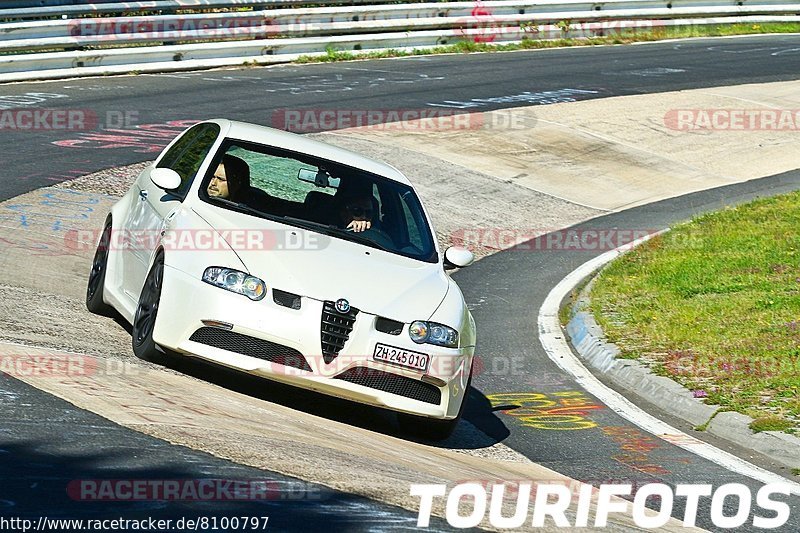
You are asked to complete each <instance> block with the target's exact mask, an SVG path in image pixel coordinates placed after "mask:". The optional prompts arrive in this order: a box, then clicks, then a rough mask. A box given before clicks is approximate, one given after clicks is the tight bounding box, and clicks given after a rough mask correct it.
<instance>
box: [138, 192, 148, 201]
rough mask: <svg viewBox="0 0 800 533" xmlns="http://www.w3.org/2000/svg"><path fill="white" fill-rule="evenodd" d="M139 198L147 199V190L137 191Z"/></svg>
mask: <svg viewBox="0 0 800 533" xmlns="http://www.w3.org/2000/svg"><path fill="white" fill-rule="evenodd" d="M139 198H141V199H142V200H147V191H139Z"/></svg>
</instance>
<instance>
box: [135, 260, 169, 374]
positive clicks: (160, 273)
mask: <svg viewBox="0 0 800 533" xmlns="http://www.w3.org/2000/svg"><path fill="white" fill-rule="evenodd" d="M163 282H164V256H162V255H159V256H158V257H156V260H155V261H154V262H153V266H152V267H151V268H150V272H149V273H148V274H147V279H145V282H144V287H142V293H141V294H140V295H139V305H138V306H137V307H136V316H135V317H134V319H133V332H132V336H133V353H134V354H136V357H138V358H139V359H144V360H145V361H151V362H161V361H163V359H164V352H163V351H162V350H161V348H159V347H158V346H157V345H156V343H155V341H154V340H153V330H154V329H155V326H156V317H157V316H158V305H159V302H160V300H161V285H162V283H163Z"/></svg>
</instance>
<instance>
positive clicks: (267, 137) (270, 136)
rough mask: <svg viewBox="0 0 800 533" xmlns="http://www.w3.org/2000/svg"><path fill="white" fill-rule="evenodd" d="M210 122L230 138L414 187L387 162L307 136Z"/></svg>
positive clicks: (250, 125) (230, 123) (263, 127)
mask: <svg viewBox="0 0 800 533" xmlns="http://www.w3.org/2000/svg"><path fill="white" fill-rule="evenodd" d="M208 122H215V123H217V124H219V125H220V126H222V127H223V132H224V135H225V137H227V138H232V139H238V140H241V141H250V142H254V143H258V144H264V145H267V146H275V147H277V148H283V149H284V150H289V151H292V152H298V153H301V154H307V155H311V156H313V157H319V158H322V159H327V160H329V161H334V162H336V163H341V164H343V165H347V166H351V167H355V168H358V169H361V170H366V171H367V172H371V173H373V174H377V175H379V176H383V177H385V178H389V179H391V180H393V181H397V182H399V183H403V184H405V185H409V186H410V185H411V182H409V181H408V178H406V177H405V176H404V175H403V174H402V173H401V172H400V171H399V170H397V169H396V168H394V167H393V166H391V165H389V164H387V163H383V162H381V161H377V160H375V159H370V158H369V157H365V156H363V155H360V154H358V153H356V152H351V151H350V150H346V149H344V148H339V147H338V146H333V145H331V144H327V143H324V142H320V141H315V140H313V139H310V138H308V137H306V136H304V135H298V134H296V133H290V132H287V131H283V130H278V129H275V128H269V127H267V126H260V125H258V124H250V123H248V122H239V121H237V120H228V119H215V120H209V121H208ZM225 130H227V131H225Z"/></svg>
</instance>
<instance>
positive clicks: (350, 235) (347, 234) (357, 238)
mask: <svg viewBox="0 0 800 533" xmlns="http://www.w3.org/2000/svg"><path fill="white" fill-rule="evenodd" d="M331 229H333V230H334V231H335V232H336V233H337V234H338V235H342V236H343V237H344V238H345V239H346V240H348V241H353V242H357V243H359V244H365V245H367V246H371V247H372V248H377V249H378V250H383V251H384V252H392V253H395V251H394V250H392V249H390V248H387V247H385V246H383V245H382V244H378V243H377V242H375V241H373V240H372V239H370V238H369V237H364V236H363V235H361V234H360V233H356V232H355V231H348V230H346V229H342V228H337V227H336V226H332V227H331Z"/></svg>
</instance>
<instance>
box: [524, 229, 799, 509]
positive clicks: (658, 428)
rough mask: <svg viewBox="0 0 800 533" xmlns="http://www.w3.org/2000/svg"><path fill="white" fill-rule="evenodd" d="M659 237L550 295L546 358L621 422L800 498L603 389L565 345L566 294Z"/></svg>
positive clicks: (609, 255) (544, 314) (778, 479)
mask: <svg viewBox="0 0 800 533" xmlns="http://www.w3.org/2000/svg"><path fill="white" fill-rule="evenodd" d="M661 233H663V231H662V232H658V233H654V234H652V235H648V236H647V237H644V238H642V239H638V240H636V241H634V242H633V243H632V244H630V245H626V246H623V247H620V248H617V249H615V250H611V251H609V252H606V253H604V254H602V255H600V256H598V257H595V258H594V259H591V260H589V261H587V262H586V263H584V264H583V265H581V266H579V267H578V268H577V269H575V270H573V271H572V272H571V273H570V274H569V275H568V276H567V277H565V278H564V279H562V280H561V281H560V282H559V283H558V285H556V286H555V287H554V288H553V290H551V291H550V293H549V294H548V295H547V298H545V300H544V303H543V304H542V307H541V308H540V309H539V340H540V341H541V343H542V346H543V347H544V350H545V351H546V352H547V356H548V357H550V359H551V360H552V361H553V362H554V363H555V364H557V365H558V366H559V367H560V368H561V369H562V370H564V371H565V372H567V373H568V374H570V375H571V376H572V377H574V378H575V380H576V381H577V382H578V384H579V385H581V386H582V387H583V388H584V389H585V390H586V391H587V392H589V393H590V394H592V395H594V396H595V397H596V398H597V399H599V400H600V401H601V402H603V403H604V404H605V405H606V406H607V407H608V408H610V409H612V410H613V411H614V412H616V413H617V414H618V415H620V416H621V417H622V418H624V419H626V420H628V421H629V422H631V423H633V424H634V425H636V426H638V427H640V428H641V429H643V430H645V431H647V432H648V433H652V434H653V435H655V436H656V437H659V438H660V439H662V440H665V441H667V442H669V443H671V444H674V445H675V446H678V447H680V448H683V449H684V450H686V451H689V452H691V453H693V454H695V455H698V456H700V457H702V458H703V459H707V460H708V461H711V462H712V463H715V464H718V465H720V466H722V467H723V468H726V469H727V470H730V471H731V472H735V473H737V474H741V475H743V476H746V477H749V478H751V479H754V480H756V481H760V482H762V483H785V484H787V485H789V488H790V490H791V492H792V494H795V495H800V483H796V482H794V481H791V480H789V479H786V478H784V477H783V476H780V475H778V474H775V473H773V472H770V471H768V470H765V469H763V468H760V467H758V466H756V465H753V464H751V463H748V462H747V461H745V460H744V459H741V458H739V457H736V456H735V455H732V454H730V453H728V452H726V451H723V450H720V449H719V448H716V447H715V446H712V445H711V444H708V443H707V442H704V441H701V440H699V439H696V438H694V437H692V436H690V435H687V434H686V433H684V432H682V431H680V430H678V429H676V428H674V427H672V426H670V425H669V424H667V423H666V422H663V421H661V420H659V419H658V418H656V417H654V416H653V415H650V414H648V413H646V412H645V411H643V410H642V409H640V408H639V407H637V406H636V405H634V404H633V403H632V402H631V401H629V400H628V399H627V398H625V397H624V396H622V395H621V394H619V393H618V392H616V391H614V390H612V389H610V388H608V387H606V386H605V385H604V384H603V383H602V382H601V381H600V380H599V379H597V378H596V377H595V376H594V375H593V374H592V373H591V372H589V370H587V369H586V367H585V366H584V365H583V363H582V362H581V361H580V360H579V359H578V357H577V356H575V354H573V353H572V350H571V349H570V347H569V345H568V344H567V341H566V340H565V339H564V334H563V332H562V331H561V325H560V323H559V319H558V309H559V305H560V303H561V302H562V301H563V299H564V298H565V297H566V296H567V294H569V293H570V291H572V289H573V288H574V287H575V286H577V285H578V284H579V283H580V282H581V280H583V279H584V278H585V277H587V276H588V275H590V274H592V273H593V272H595V271H596V270H597V269H599V268H600V267H602V266H603V265H605V264H606V263H608V262H610V261H611V260H613V259H615V258H616V257H618V256H620V255H622V254H623V253H624V252H625V251H627V250H630V249H631V248H632V246H637V245H639V244H641V243H643V242H644V241H646V240H648V239H650V238H652V237H654V236H656V235H659V234H661Z"/></svg>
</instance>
